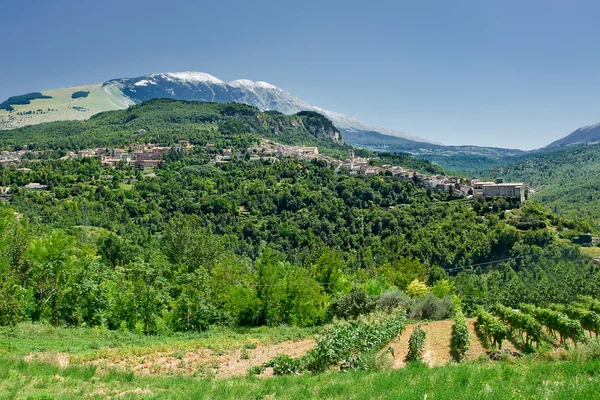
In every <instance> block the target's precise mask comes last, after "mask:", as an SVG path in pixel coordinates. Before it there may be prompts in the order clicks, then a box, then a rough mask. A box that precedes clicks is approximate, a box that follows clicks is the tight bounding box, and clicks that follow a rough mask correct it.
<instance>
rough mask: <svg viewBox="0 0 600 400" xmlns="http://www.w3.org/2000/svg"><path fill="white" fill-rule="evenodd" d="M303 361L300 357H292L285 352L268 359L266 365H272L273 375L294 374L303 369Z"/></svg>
mask: <svg viewBox="0 0 600 400" xmlns="http://www.w3.org/2000/svg"><path fill="white" fill-rule="evenodd" d="M303 362H304V359H303V358H302V357H300V358H292V357H290V356H288V355H287V354H280V355H278V356H275V358H273V359H272V360H271V361H269V363H267V367H273V374H274V375H295V374H299V373H301V372H302V371H304V363H303Z"/></svg>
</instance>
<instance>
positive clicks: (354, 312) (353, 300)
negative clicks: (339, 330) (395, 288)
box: [327, 289, 377, 319]
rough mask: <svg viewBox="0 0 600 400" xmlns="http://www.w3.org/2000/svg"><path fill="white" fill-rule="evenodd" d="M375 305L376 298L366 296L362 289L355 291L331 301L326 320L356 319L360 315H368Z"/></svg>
mask: <svg viewBox="0 0 600 400" xmlns="http://www.w3.org/2000/svg"><path fill="white" fill-rule="evenodd" d="M376 305H377V297H376V296H369V295H367V292H365V290H364V289H355V290H353V291H351V292H350V293H348V294H347V295H346V296H343V297H339V298H338V299H336V300H335V301H333V302H332V303H331V305H330V306H329V308H328V310H327V316H328V319H331V318H333V317H338V318H343V319H356V318H357V317H358V316H360V315H365V314H369V313H370V312H371V311H373V310H374V309H375V306H376Z"/></svg>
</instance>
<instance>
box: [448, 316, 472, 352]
mask: <svg viewBox="0 0 600 400" xmlns="http://www.w3.org/2000/svg"><path fill="white" fill-rule="evenodd" d="M469 342H470V337H469V327H468V326H467V319H466V318H465V316H464V315H463V313H462V312H461V311H460V310H459V311H457V312H456V314H455V315H454V325H453V326H452V338H451V339H450V352H451V353H452V358H454V360H455V361H456V362H461V361H462V360H464V359H465V354H466V353H467V350H469Z"/></svg>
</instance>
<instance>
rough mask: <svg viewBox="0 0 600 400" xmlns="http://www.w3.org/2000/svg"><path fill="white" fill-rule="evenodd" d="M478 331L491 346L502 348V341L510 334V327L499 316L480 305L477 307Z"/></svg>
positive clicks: (476, 325) (476, 324)
mask: <svg viewBox="0 0 600 400" xmlns="http://www.w3.org/2000/svg"><path fill="white" fill-rule="evenodd" d="M475 327H476V328H477V332H478V333H479V335H481V337H482V338H483V339H484V340H485V341H487V342H489V343H490V345H491V347H492V348H494V347H497V348H498V349H502V341H503V340H504V339H505V338H506V335H507V334H508V328H507V327H506V325H504V324H503V323H502V322H501V321H500V320H499V319H498V318H496V317H494V316H493V315H492V314H490V313H489V312H487V311H486V310H484V309H483V307H479V308H478V309H477V321H476V323H475Z"/></svg>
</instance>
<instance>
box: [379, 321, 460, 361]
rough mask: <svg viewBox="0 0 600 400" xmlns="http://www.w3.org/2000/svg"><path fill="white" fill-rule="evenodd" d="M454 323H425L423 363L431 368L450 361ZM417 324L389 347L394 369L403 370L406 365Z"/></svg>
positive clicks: (390, 359)
mask: <svg viewBox="0 0 600 400" xmlns="http://www.w3.org/2000/svg"><path fill="white" fill-rule="evenodd" d="M453 324H454V323H453V322H452V321H449V320H447V321H432V322H423V323H421V327H423V329H424V330H425V332H426V334H427V335H426V336H425V344H424V345H423V361H424V362H425V363H427V364H428V365H430V366H434V365H444V364H445V363H447V362H448V361H449V360H450V335H451V332H452V325H453ZM416 326H417V324H409V325H407V326H406V329H405V330H404V332H402V335H400V336H398V337H397V338H396V339H394V340H393V341H392V342H391V343H390V345H389V346H386V347H385V348H384V351H387V350H388V347H392V349H393V355H392V354H390V353H387V356H386V357H387V358H388V360H389V361H390V363H391V365H392V368H402V367H404V366H405V365H406V362H405V361H404V360H405V358H406V355H407V354H408V340H409V339H410V335H411V334H412V332H413V330H414V329H415V327H416Z"/></svg>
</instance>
